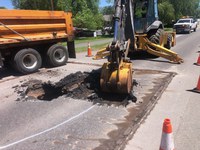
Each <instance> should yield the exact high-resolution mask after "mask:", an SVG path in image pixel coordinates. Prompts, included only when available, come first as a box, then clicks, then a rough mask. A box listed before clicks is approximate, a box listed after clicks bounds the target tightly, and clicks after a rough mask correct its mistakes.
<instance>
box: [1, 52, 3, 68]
mask: <svg viewBox="0 0 200 150" xmlns="http://www.w3.org/2000/svg"><path fill="white" fill-rule="evenodd" d="M2 66H3V58H2V56H1V53H0V67H2Z"/></svg>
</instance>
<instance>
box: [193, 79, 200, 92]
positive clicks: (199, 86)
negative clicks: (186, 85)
mask: <svg viewBox="0 0 200 150" xmlns="http://www.w3.org/2000/svg"><path fill="white" fill-rule="evenodd" d="M192 91H194V92H197V93H200V76H199V80H198V83H197V87H196V88H194V89H193V90H192Z"/></svg>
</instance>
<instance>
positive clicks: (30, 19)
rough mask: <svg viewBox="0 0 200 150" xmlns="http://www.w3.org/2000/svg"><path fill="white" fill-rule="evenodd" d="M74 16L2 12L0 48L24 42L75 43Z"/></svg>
mask: <svg viewBox="0 0 200 150" xmlns="http://www.w3.org/2000/svg"><path fill="white" fill-rule="evenodd" d="M71 17H72V14H71V13H70V12H67V13H65V12H63V11H36V10H0V47H5V46H6V45H11V44H15V43H18V44H19V43H23V42H36V41H37V42H38V41H48V40H58V39H59V40H61V39H63V40H65V41H73V39H74V35H73V26H72V19H71Z"/></svg>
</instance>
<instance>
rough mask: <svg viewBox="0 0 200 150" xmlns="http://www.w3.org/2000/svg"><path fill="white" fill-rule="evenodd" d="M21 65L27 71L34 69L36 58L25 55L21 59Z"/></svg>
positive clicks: (31, 55)
mask: <svg viewBox="0 0 200 150" xmlns="http://www.w3.org/2000/svg"><path fill="white" fill-rule="evenodd" d="M22 64H23V66H24V67H25V68H27V69H34V68H35V67H36V66H37V58H36V56H35V55H33V54H26V55H24V57H23V59H22Z"/></svg>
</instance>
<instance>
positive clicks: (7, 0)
mask: <svg viewBox="0 0 200 150" xmlns="http://www.w3.org/2000/svg"><path fill="white" fill-rule="evenodd" d="M107 5H111V4H108V3H107V2H106V0H100V7H103V6H107ZM0 6H4V7H6V8H7V9H12V8H13V6H12V3H11V0H0Z"/></svg>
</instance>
